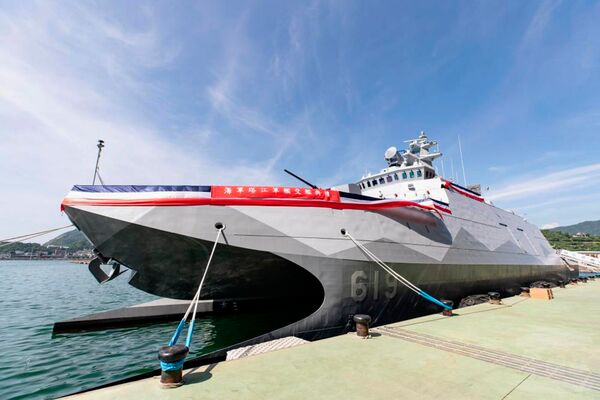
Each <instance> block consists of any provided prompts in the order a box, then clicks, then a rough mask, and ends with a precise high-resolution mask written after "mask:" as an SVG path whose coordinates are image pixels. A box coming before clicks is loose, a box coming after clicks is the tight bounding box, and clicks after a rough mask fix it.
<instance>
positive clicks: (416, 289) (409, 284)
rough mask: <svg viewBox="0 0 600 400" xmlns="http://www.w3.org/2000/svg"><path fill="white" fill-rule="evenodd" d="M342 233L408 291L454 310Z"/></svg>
mask: <svg viewBox="0 0 600 400" xmlns="http://www.w3.org/2000/svg"><path fill="white" fill-rule="evenodd" d="M341 232H342V235H344V236H346V237H348V239H350V240H352V242H354V244H355V245H356V247H358V248H359V249H360V250H361V251H362V252H363V253H365V255H366V256H367V257H369V258H370V259H371V260H372V261H373V262H375V263H376V264H377V265H379V266H380V267H381V268H382V269H383V270H384V271H385V272H387V273H388V274H390V275H391V276H392V277H393V278H395V279H396V280H397V281H398V282H400V283H401V284H403V285H404V286H406V287H407V288H408V289H410V290H411V291H413V292H415V293H416V294H418V295H419V296H421V297H423V298H424V299H426V300H429V301H430V302H432V303H434V304H437V305H438V306H440V307H443V308H445V309H447V310H452V307H451V306H449V305H447V304H444V303H443V302H441V301H440V300H438V299H436V298H435V297H433V296H432V295H430V294H429V293H427V292H426V291H424V290H422V289H420V288H419V287H417V286H416V285H414V284H413V283H412V282H410V281H409V280H408V279H406V278H405V277H403V276H402V275H400V274H399V273H397V272H396V271H394V270H393V269H392V268H391V267H390V266H389V265H387V264H386V263H384V262H383V261H381V260H380V259H379V258H378V257H377V256H376V255H375V254H373V253H372V252H371V251H370V250H369V249H367V248H366V247H365V246H363V245H362V244H361V243H360V242H358V241H357V240H356V239H355V238H354V237H352V235H351V234H350V233H348V231H347V230H346V229H342V230H341Z"/></svg>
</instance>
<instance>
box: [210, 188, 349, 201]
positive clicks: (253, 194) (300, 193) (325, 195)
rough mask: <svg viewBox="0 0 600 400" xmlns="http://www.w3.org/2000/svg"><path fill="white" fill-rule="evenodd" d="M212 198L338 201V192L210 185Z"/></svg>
mask: <svg viewBox="0 0 600 400" xmlns="http://www.w3.org/2000/svg"><path fill="white" fill-rule="evenodd" d="M210 197H212V198H218V199H223V198H232V199H233V198H238V199H239V198H255V199H256V198H263V199H265V198H269V199H272V198H276V199H303V200H307V199H308V200H324V201H336V202H339V201H340V192H338V191H337V190H330V189H312V188H295V187H283V186H212V187H211V192H210Z"/></svg>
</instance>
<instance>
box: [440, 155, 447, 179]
mask: <svg viewBox="0 0 600 400" xmlns="http://www.w3.org/2000/svg"><path fill="white" fill-rule="evenodd" d="M440 161H441V162H442V176H443V177H444V178H445V177H446V169H445V168H444V160H443V159H442V160H440Z"/></svg>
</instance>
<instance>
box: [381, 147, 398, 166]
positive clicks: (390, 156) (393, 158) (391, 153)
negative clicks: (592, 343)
mask: <svg viewBox="0 0 600 400" xmlns="http://www.w3.org/2000/svg"><path fill="white" fill-rule="evenodd" d="M383 157H384V158H385V161H387V163H388V166H390V167H391V166H394V165H397V166H399V165H400V164H402V160H403V158H402V154H400V152H399V151H398V149H397V148H396V147H394V146H392V147H390V148H389V149H387V150H386V151H385V154H384V156H383Z"/></svg>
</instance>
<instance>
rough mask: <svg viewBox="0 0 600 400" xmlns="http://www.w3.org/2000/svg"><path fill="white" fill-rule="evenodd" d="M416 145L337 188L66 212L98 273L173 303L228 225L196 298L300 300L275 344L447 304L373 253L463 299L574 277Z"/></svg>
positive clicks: (202, 189)
mask: <svg viewBox="0 0 600 400" xmlns="http://www.w3.org/2000/svg"><path fill="white" fill-rule="evenodd" d="M406 143H407V146H406V147H407V148H406V149H405V150H398V149H397V148H396V147H390V148H389V149H388V150H387V151H386V152H385V156H384V157H385V161H386V162H387V166H386V167H385V168H383V169H382V170H381V171H380V172H378V173H375V174H367V175H365V176H363V177H362V178H361V179H360V180H358V181H356V182H354V183H349V184H344V185H340V186H336V187H331V188H319V187H316V186H314V185H310V186H307V187H287V186H241V185H240V186H225V185H190V186H181V185H178V186H167V185H156V186H152V185H143V186H142V185H118V186H114V185H76V186H74V187H73V188H72V190H71V191H70V192H69V193H68V194H67V196H66V197H65V198H64V199H63V201H62V204H61V208H62V210H64V212H65V213H66V214H67V216H68V217H69V219H70V220H71V221H72V223H73V224H74V225H75V226H76V227H77V228H78V229H79V230H80V231H81V232H83V234H84V235H85V236H86V237H87V238H88V239H89V240H90V241H91V243H93V245H94V246H95V252H96V255H97V258H96V259H94V260H93V261H92V263H91V264H90V270H91V271H92V272H93V273H94V274H95V275H96V276H97V278H98V277H99V276H100V277H101V276H102V272H101V270H100V269H99V266H100V264H112V266H113V270H112V272H111V274H109V275H106V276H104V278H105V280H110V279H111V278H113V277H114V276H116V275H118V273H119V267H120V266H125V267H127V268H128V269H130V270H131V271H132V272H133V273H132V276H131V278H130V280H129V283H130V284H131V285H132V286H134V287H136V288H138V289H141V290H143V291H145V292H148V293H152V294H154V295H157V296H161V297H167V298H174V299H192V297H193V296H194V294H195V291H196V289H197V287H198V284H199V282H200V279H201V277H202V275H203V272H204V269H205V268H206V267H207V259H208V256H209V253H210V251H211V249H212V247H213V244H214V242H215V240H216V239H217V238H218V237H219V236H217V230H219V229H221V230H222V231H221V232H222V234H221V235H220V238H219V243H218V246H217V248H216V252H215V255H214V258H213V260H212V263H211V265H210V270H209V272H208V274H207V276H206V281H205V282H204V287H203V289H202V293H201V296H200V298H201V299H213V300H215V301H219V300H222V301H223V302H226V301H229V302H232V301H233V303H234V304H244V302H247V303H249V304H250V303H252V304H260V305H261V307H270V306H273V307H274V306H276V305H281V304H286V306H294V305H301V306H302V309H303V311H302V315H298V316H296V317H295V318H296V319H295V320H294V321H292V322H289V323H286V325H285V326H282V327H281V328H279V329H277V330H276V331H274V332H272V333H271V336H270V337H283V336H288V335H294V336H298V337H302V338H306V339H309V340H312V339H318V338H323V337H328V336H332V335H335V334H339V333H342V332H343V331H344V330H345V329H348V325H349V321H351V318H352V316H353V315H355V314H359V313H360V314H369V315H370V316H372V318H373V324H375V325H380V324H385V323H389V322H392V321H398V320H401V319H403V318H409V317H413V316H416V315H420V314H424V313H429V312H439V311H440V310H441V309H440V307H439V306H438V305H436V304H434V303H430V302H428V301H427V300H425V299H423V298H422V297H420V296H418V295H417V294H416V293H415V292H414V291H411V290H408V288H407V287H405V286H403V285H401V284H400V283H399V282H398V280H397V279H395V278H394V276H393V275H392V274H390V273H389V272H386V270H384V269H382V268H380V266H379V265H378V264H377V263H375V262H373V260H372V258H370V257H369V256H368V254H367V253H366V252H365V251H364V249H368V252H370V253H371V254H373V255H376V257H377V258H378V259H380V260H381V261H383V262H384V263H385V264H386V265H387V266H389V267H390V268H391V269H392V270H393V271H394V272H396V273H397V274H400V275H401V276H402V277H404V278H406V279H407V280H408V281H410V282H411V283H413V284H414V285H417V286H418V287H419V288H421V289H422V290H424V291H426V292H427V293H429V294H431V295H432V296H435V297H436V298H438V299H450V300H453V301H455V302H456V301H458V300H460V299H461V298H464V297H466V296H469V295H473V294H479V293H487V292H488V291H491V290H494V291H498V292H506V293H510V292H511V291H515V290H518V289H519V287H521V286H524V285H529V284H530V283H532V282H534V281H540V280H545V281H558V280H566V279H568V278H569V269H568V268H566V267H565V265H564V264H563V262H562V261H561V259H560V258H559V256H558V255H557V254H556V252H555V251H554V250H553V249H552V247H551V246H550V244H549V243H548V241H547V240H546V239H545V238H544V236H543V235H542V234H541V232H540V230H539V229H538V228H537V227H536V226H535V225H533V224H531V223H529V222H527V221H526V220H524V219H523V218H522V217H520V216H519V215H516V214H514V213H513V212H510V211H507V210H504V209H502V208H499V207H497V206H495V205H494V204H492V202H490V201H488V200H486V199H485V198H484V197H483V196H482V195H481V191H480V190H479V189H478V188H476V187H475V188H474V187H470V188H467V187H464V186H460V185H458V184H457V183H455V182H453V181H452V180H450V179H445V178H444V177H442V176H439V175H438V173H437V171H436V169H435V168H434V164H433V161H434V160H435V159H437V158H438V157H440V156H442V154H441V152H440V151H439V150H438V147H437V142H436V141H433V140H430V139H429V138H428V137H427V135H425V134H424V133H421V134H420V135H419V137H418V138H416V139H411V140H409V141H407V142H406ZM344 233H347V234H344ZM348 235H351V237H352V238H355V240H354V239H353V240H350V239H349V236H348ZM357 242H358V243H359V244H360V246H359V245H357ZM361 246H364V249H361Z"/></svg>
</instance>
